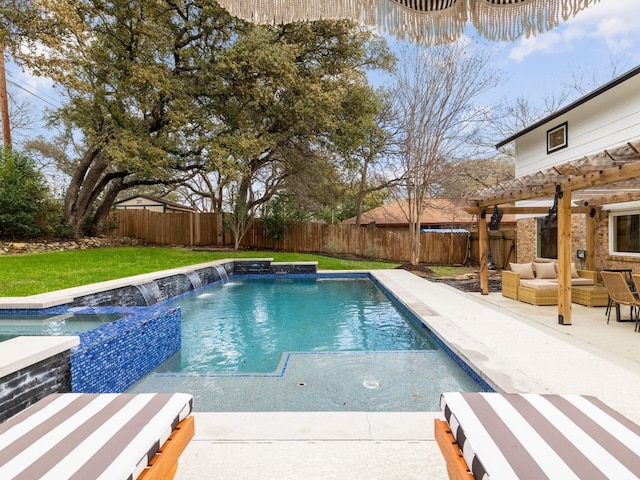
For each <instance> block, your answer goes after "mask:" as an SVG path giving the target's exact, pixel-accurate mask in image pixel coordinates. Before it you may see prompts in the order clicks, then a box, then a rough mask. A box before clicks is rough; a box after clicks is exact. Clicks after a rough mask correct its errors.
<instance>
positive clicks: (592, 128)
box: [515, 75, 640, 177]
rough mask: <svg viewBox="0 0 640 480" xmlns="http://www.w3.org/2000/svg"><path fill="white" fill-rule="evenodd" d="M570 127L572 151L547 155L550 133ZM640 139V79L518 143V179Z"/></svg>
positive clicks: (569, 142)
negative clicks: (550, 130) (558, 128)
mask: <svg viewBox="0 0 640 480" xmlns="http://www.w3.org/2000/svg"><path fill="white" fill-rule="evenodd" d="M565 121H566V122H567V123H568V137H567V138H568V147H567V148H563V149H562V150H558V151H556V152H553V153H550V154H547V130H549V129H550V128H554V127H556V126H558V125H560V124H562V123H563V122H565ZM638 138H640V75H635V76H633V77H631V78H630V79H628V80H627V81H625V82H623V83H621V84H618V85H616V86H615V87H613V88H611V89H610V90H607V91H605V92H603V93H601V94H600V95H598V96H597V97H595V98H592V99H590V100H589V101H587V102H585V103H583V104H582V105H579V106H577V107H576V108H574V109H572V110H571V111H569V112H567V113H565V114H564V115H561V116H560V117H557V118H554V119H553V120H551V121H550V122H549V123H547V124H545V125H542V126H540V127H538V128H537V129H535V130H532V131H531V132H528V133H526V134H524V135H522V136H521V137H519V138H517V139H516V141H515V148H516V159H517V160H516V176H517V177H519V176H523V175H527V174H530V173H535V172H537V171H539V170H543V169H545V168H549V167H552V166H554V165H559V164H562V163H565V162H568V161H571V160H576V159H579V158H582V157H583V156H585V155H592V154H595V153H600V152H602V151H603V150H605V149H607V148H611V147H615V146H618V145H620V144H623V143H625V142H627V141H630V140H637V139H638Z"/></svg>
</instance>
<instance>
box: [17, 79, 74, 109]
mask: <svg viewBox="0 0 640 480" xmlns="http://www.w3.org/2000/svg"><path fill="white" fill-rule="evenodd" d="M7 73H8V74H9V76H11V77H14V78H15V75H14V74H13V73H11V72H9V71H8V72H7ZM7 83H10V84H11V85H13V86H14V87H18V88H19V89H20V90H24V91H25V92H27V93H28V94H29V95H33V96H34V97H36V98H37V99H38V100H40V101H42V102H45V103H47V104H48V105H51V106H52V107H55V108H60V107H61V105H59V104H58V105H56V104H54V103H52V102H51V101H49V100H47V99H46V98H43V97H41V96H40V95H38V94H36V93H34V92H32V91H30V90H29V89H27V88H26V87H24V86H22V85H20V84H19V83H16V82H14V81H12V80H7ZM39 93H40V94H41V95H44V94H43V93H42V92H39Z"/></svg>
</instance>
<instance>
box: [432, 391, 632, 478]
mask: <svg viewBox="0 0 640 480" xmlns="http://www.w3.org/2000/svg"><path fill="white" fill-rule="evenodd" d="M441 407H442V411H443V412H444V415H445V418H446V419H447V422H449V427H450V428H451V432H452V433H453V435H454V437H455V438H456V442H457V443H458V446H459V447H460V449H461V450H462V453H463V456H464V459H465V461H466V462H467V465H468V466H469V468H470V470H471V471H472V473H473V475H474V477H475V478H476V480H480V479H488V478H491V479H492V480H499V479H508V480H514V479H528V480H534V479H543V478H544V479H547V478H550V479H561V480H568V479H589V480H596V479H616V480H621V479H637V478H640V426H638V425H637V424H635V423H634V422H632V421H631V420H629V419H628V418H626V417H624V416H623V415H621V414H620V413H618V412H616V411H615V410H613V409H612V408H610V407H608V406H607V405H605V404H604V403H602V402H601V401H600V400H598V399H597V398H595V397H591V396H582V395H537V394H501V393H475V392H474V393H471V392H468V393H459V392H455V393H444V394H442V397H441Z"/></svg>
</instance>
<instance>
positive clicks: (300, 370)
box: [128, 276, 483, 412]
mask: <svg viewBox="0 0 640 480" xmlns="http://www.w3.org/2000/svg"><path fill="white" fill-rule="evenodd" d="M231 278H232V281H231V282H230V283H227V284H225V285H220V284H219V283H218V284H216V285H213V286H211V287H209V288H207V289H205V290H201V291H200V292H199V294H197V295H191V296H187V297H183V298H182V299H179V300H177V301H176V302H175V305H177V306H179V307H180V308H181V310H182V328H181V336H182V338H181V350H180V351H179V352H178V353H177V354H175V355H174V356H172V357H171V358H169V359H168V360H167V361H165V362H164V363H162V364H161V365H160V366H159V367H157V368H156V369H155V370H154V371H153V372H151V373H150V374H148V375H147V376H145V377H144V378H143V379H142V380H140V381H139V382H137V383H136V384H135V385H133V386H132V387H131V388H130V389H129V390H128V391H129V392H131V393H144V392H189V393H191V394H192V395H193V396H194V397H195V402H194V408H195V410H196V411H201V412H232V411H235V412H247V411H253V412H269V411H289V412H293V411H369V412H375V411H380V412H382V411H386V412H391V411H393V412H399V411H405V412H408V411H426V412H429V411H438V410H439V399H440V394H441V393H442V392H445V391H481V390H483V387H481V386H480V385H479V384H478V383H476V381H475V380H474V379H472V378H471V377H470V376H469V375H468V373H467V372H468V370H465V369H463V368H462V367H461V365H460V364H459V363H458V362H457V361H456V360H454V358H452V357H451V356H449V355H448V354H447V353H446V352H445V351H444V350H443V349H442V348H441V347H440V345H439V343H438V342H437V341H436V340H435V339H434V338H433V337H432V334H431V332H430V331H429V330H427V329H426V328H425V327H423V326H422V324H421V323H420V322H419V321H418V320H417V319H415V318H413V317H410V316H408V315H405V314H404V312H403V311H402V310H401V309H399V308H396V305H395V304H394V303H393V302H392V301H391V300H390V299H389V298H388V297H387V296H386V295H385V294H384V293H383V292H382V291H381V290H380V289H379V288H378V287H377V286H376V284H374V282H373V281H372V280H371V279H370V278H330V277H323V276H319V277H312V278H308V279H302V278H299V277H298V278H280V277H276V278H274V277H267V278H264V277H263V278H254V277H250V278H248V277H244V278H240V279H238V278H237V277H236V278H235V279H234V277H231Z"/></svg>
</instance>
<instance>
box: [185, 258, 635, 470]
mask: <svg viewBox="0 0 640 480" xmlns="http://www.w3.org/2000/svg"><path fill="white" fill-rule="evenodd" d="M371 273H372V275H373V276H374V277H375V278H376V279H377V280H378V281H379V282H381V283H382V284H383V285H384V286H385V287H386V288H388V289H389V290H391V291H392V292H393V293H394V295H396V296H397V297H398V298H399V299H401V300H402V301H403V302H404V303H405V305H407V306H408V307H409V308H410V309H411V310H412V311H413V312H414V313H415V314H416V315H418V316H419V317H420V318H422V320H423V321H424V323H425V324H427V326H429V328H430V329H431V330H432V331H433V332H434V333H435V334H436V335H437V336H438V337H439V338H440V339H441V340H442V341H443V342H445V343H446V344H447V345H448V346H449V348H451V349H452V350H453V351H454V352H456V354H458V355H459V356H460V357H461V358H463V359H464V360H465V361H466V362H467V363H468V364H469V365H471V366H473V367H474V368H475V369H476V370H477V371H478V372H479V373H480V374H481V375H482V377H483V378H485V380H486V381H488V382H489V383H490V384H492V385H493V386H494V387H495V388H497V389H499V390H502V391H505V392H537V393H578V394H589V395H595V396H597V397H599V398H600V399H602V400H603V401H604V402H606V403H607V404H609V405H610V406H612V407H613V408H615V409H616V410H618V411H619V412H621V413H623V414H624V415H626V416H627V417H629V418H630V419H632V420H633V421H635V422H636V423H640V408H638V405H640V351H639V350H640V349H638V348H637V347H638V342H640V334H638V333H635V332H634V324H633V323H631V322H628V323H624V322H621V323H617V322H616V321H615V319H614V318H613V319H612V321H611V322H610V323H609V324H607V320H606V317H605V315H604V310H605V309H604V308H588V307H583V306H580V305H573V325H570V326H566V325H558V324H557V307H555V306H552V307H541V306H532V305H528V304H524V303H521V302H516V301H513V300H509V299H506V298H504V297H502V295H501V294H499V293H492V294H490V295H486V296H483V295H480V294H468V293H464V292H460V291H458V290H456V289H454V288H452V287H449V286H447V285H444V284H440V283H434V282H429V281H427V280H425V279H422V278H420V277H417V276H415V275H413V274H411V273H408V272H406V271H403V270H380V271H373V272H371ZM612 317H615V315H612ZM195 416H196V436H195V438H194V440H193V441H192V442H191V443H190V445H189V447H188V448H187V450H186V452H185V454H184V455H183V456H182V457H181V461H180V467H179V469H178V474H177V476H176V478H177V479H188V478H196V477H204V478H209V477H216V478H225V479H245V478H247V479H249V478H251V479H254V478H265V479H270V478H278V479H289V478H291V479H294V478H295V479H299V478H305V479H315V478H317V479H320V478H322V479H326V478H331V479H350V480H351V479H359V478H367V479H395V478H397V479H412V478H421V479H425V478H428V479H436V480H438V479H446V478H447V476H446V469H445V465H444V461H443V460H442V458H441V455H440V452H439V450H438V447H437V445H436V443H435V441H434V440H433V425H432V424H433V418H434V417H435V416H438V413H437V412H419V413H380V412H377V413H372V412H350V413H349V412H314V413H300V412H298V413H280V412H278V413H196V414H195Z"/></svg>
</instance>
